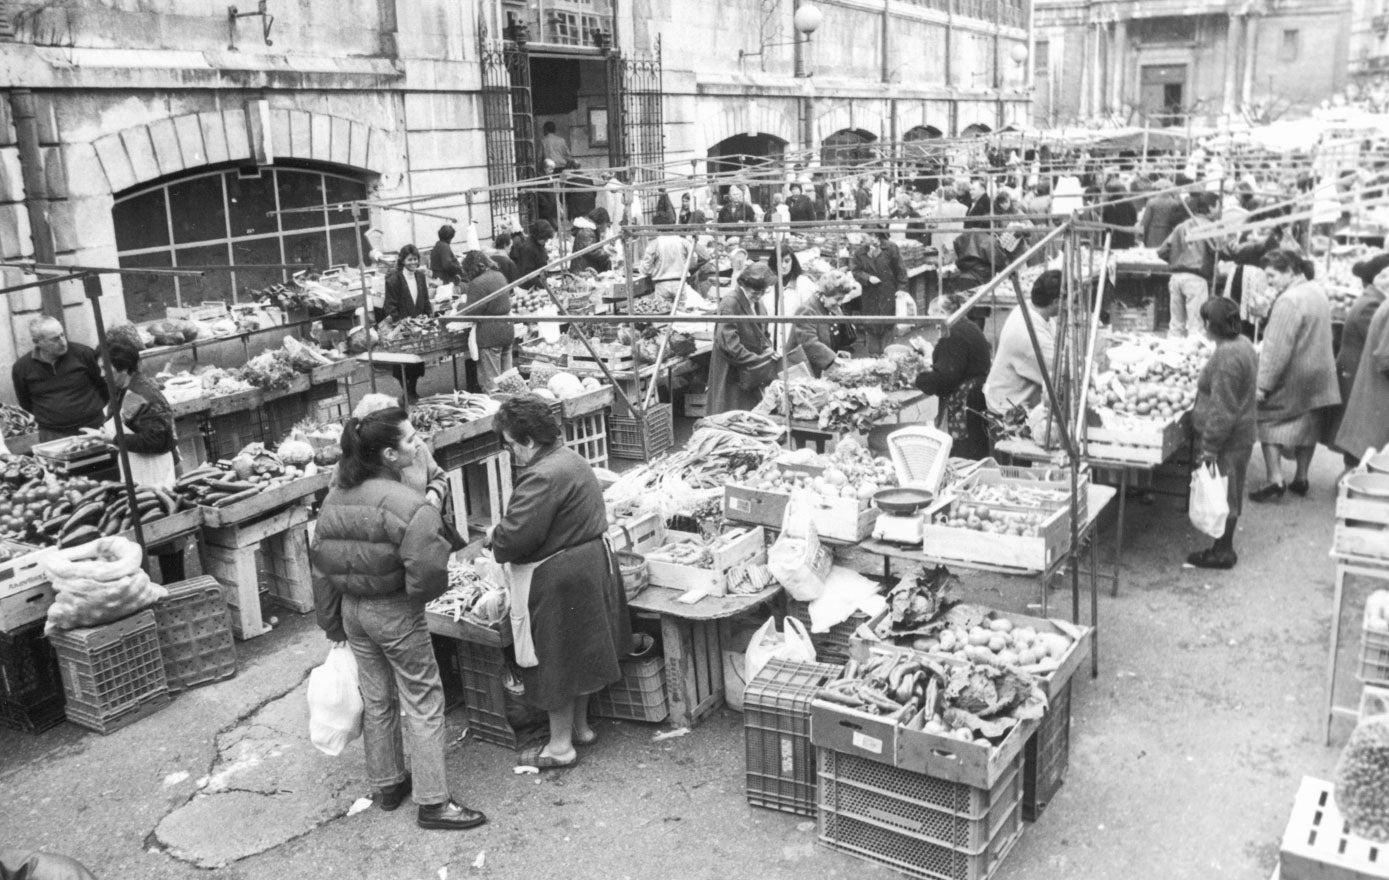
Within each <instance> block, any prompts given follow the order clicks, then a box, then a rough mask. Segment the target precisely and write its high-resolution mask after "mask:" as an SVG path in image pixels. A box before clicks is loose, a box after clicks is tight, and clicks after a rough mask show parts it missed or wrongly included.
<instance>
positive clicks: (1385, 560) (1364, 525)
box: [1331, 474, 1389, 660]
mask: <svg viewBox="0 0 1389 880" xmlns="http://www.w3.org/2000/svg"><path fill="white" fill-rule="evenodd" d="M1354 476H1355V474H1351V475H1349V476H1347V477H1346V479H1343V480H1341V483H1340V486H1339V487H1338V489H1337V493H1336V530H1335V532H1334V533H1333V535H1332V540H1331V555H1333V556H1338V557H1344V558H1348V559H1352V560H1363V561H1365V562H1369V563H1372V564H1377V565H1384V564H1389V499H1384V498H1375V497H1366V496H1364V495H1362V494H1358V493H1357V494H1356V496H1355V497H1352V492H1353V489H1352V488H1351V487H1350V486H1349V485H1347V480H1349V479H1351V478H1352V477H1354ZM1386 660H1389V658H1386Z"/></svg>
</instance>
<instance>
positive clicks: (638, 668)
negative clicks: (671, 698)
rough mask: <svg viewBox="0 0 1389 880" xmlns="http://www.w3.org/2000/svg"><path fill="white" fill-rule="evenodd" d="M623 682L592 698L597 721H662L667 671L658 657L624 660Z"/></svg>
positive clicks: (622, 664)
mask: <svg viewBox="0 0 1389 880" xmlns="http://www.w3.org/2000/svg"><path fill="white" fill-rule="evenodd" d="M620 665H621V667H622V679H621V680H620V681H618V682H617V683H616V684H613V685H610V686H609V687H607V688H605V689H603V690H601V691H599V692H598V693H596V694H594V695H593V700H592V703H591V707H592V709H591V711H592V712H593V714H594V715H597V716H598V717H599V718H619V719H622V720H624V721H664V720H665V719H666V716H667V715H669V714H670V711H669V710H668V709H667V708H666V668H665V661H664V660H662V658H660V657H642V658H640V659H637V658H630V657H629V658H624V659H623V660H622V662H621V664H620Z"/></svg>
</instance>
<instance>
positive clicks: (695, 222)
mask: <svg viewBox="0 0 1389 880" xmlns="http://www.w3.org/2000/svg"><path fill="white" fill-rule="evenodd" d="M693 205H694V200H693V199H692V198H691V196H690V194H689V193H685V194H684V195H682V196H681V197H680V214H679V215H678V216H677V217H676V220H678V221H679V223H680V225H681V226H686V227H694V228H693V229H692V230H690V231H692V232H697V231H699V230H700V229H703V228H704V224H705V223H706V222H708V221H707V219H706V218H705V216H704V212H703V211H701V210H699V209H698V208H695V207H693Z"/></svg>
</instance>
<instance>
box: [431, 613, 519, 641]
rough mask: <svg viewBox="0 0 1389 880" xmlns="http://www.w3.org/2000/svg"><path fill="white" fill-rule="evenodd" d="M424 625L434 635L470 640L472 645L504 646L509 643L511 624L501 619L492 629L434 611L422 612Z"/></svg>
mask: <svg viewBox="0 0 1389 880" xmlns="http://www.w3.org/2000/svg"><path fill="white" fill-rule="evenodd" d="M424 622H425V625H426V626H428V627H429V631H430V632H432V633H433V634H434V635H436V636H445V637H447V638H450V639H457V640H459V641H461V642H471V643H473V644H474V645H492V646H494V647H499V648H502V647H506V646H507V645H509V644H511V624H510V623H508V622H506V621H503V622H502V624H501V626H499V627H497V628H496V629H493V628H491V627H487V626H480V625H478V624H476V623H473V622H472V621H471V620H467V619H466V618H459V619H458V620H454V619H453V618H452V617H450V616H449V615H447V614H440V613H438V612H436V611H429V610H428V609H426V610H425V612H424Z"/></svg>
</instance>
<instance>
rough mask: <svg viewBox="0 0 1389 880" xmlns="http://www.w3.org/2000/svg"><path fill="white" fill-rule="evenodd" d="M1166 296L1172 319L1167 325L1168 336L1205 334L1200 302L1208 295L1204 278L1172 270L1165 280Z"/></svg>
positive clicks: (1175, 337) (1198, 335) (1172, 337)
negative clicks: (1169, 276)
mask: <svg viewBox="0 0 1389 880" xmlns="http://www.w3.org/2000/svg"><path fill="white" fill-rule="evenodd" d="M1167 296H1168V302H1169V303H1170V305H1171V306H1172V320H1171V322H1170V323H1169V324H1168V325H1167V336H1168V338H1169V339H1179V338H1181V337H1183V336H1194V337H1196V338H1197V339H1200V338H1201V337H1202V336H1203V335H1204V334H1205V327H1204V325H1203V324H1202V322H1201V304H1202V303H1204V302H1205V301H1206V297H1207V296H1208V291H1207V289H1206V279H1204V278H1202V277H1201V276H1200V275H1192V274H1191V273H1190V272H1174V273H1172V277H1171V278H1170V279H1168V281H1167Z"/></svg>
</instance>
